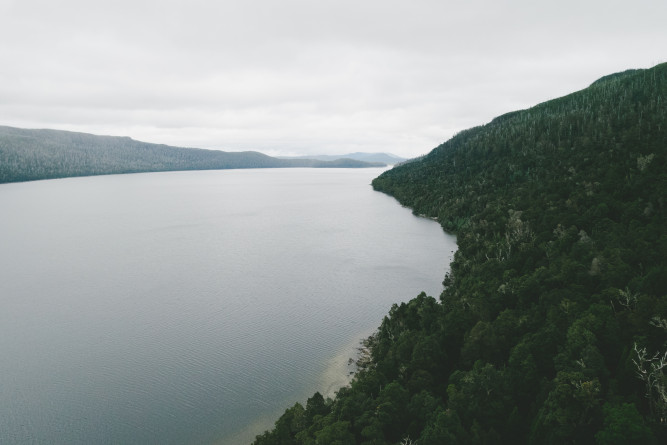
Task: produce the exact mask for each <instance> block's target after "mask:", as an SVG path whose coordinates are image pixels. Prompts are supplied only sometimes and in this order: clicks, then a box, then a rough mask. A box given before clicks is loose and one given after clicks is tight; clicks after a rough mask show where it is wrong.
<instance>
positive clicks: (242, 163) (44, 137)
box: [0, 126, 385, 184]
mask: <svg viewBox="0 0 667 445" xmlns="http://www.w3.org/2000/svg"><path fill="white" fill-rule="evenodd" d="M384 165H385V164H381V163H366V162H361V161H356V160H352V159H341V160H337V161H333V162H323V161H315V160H296V159H294V160H287V159H277V158H273V157H270V156H266V155H264V154H261V153H258V152H253V151H246V152H238V153H237V152H224V151H218V150H202V149H196V148H180V147H170V146H168V145H158V144H149V143H146V142H139V141H135V140H133V139H130V138H128V137H114V136H96V135H92V134H85V133H73V132H69V131H59V130H24V129H20V128H12V127H2V126H0V184H1V183H4V182H18V181H32V180H36V179H52V178H64V177H70V176H92V175H106V174H117V173H138V172H157V171H174V170H217V169H230V168H283V167H343V168H353V167H372V166H384Z"/></svg>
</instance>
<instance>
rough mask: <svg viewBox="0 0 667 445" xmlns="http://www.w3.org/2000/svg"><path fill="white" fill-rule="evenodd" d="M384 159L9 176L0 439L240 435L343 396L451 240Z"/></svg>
mask: <svg viewBox="0 0 667 445" xmlns="http://www.w3.org/2000/svg"><path fill="white" fill-rule="evenodd" d="M381 172H382V169H349V170H348V169H261V170H222V171H197V172H168V173H149V174H133V175H114V176H98V177H87V178H69V179H60V180H50V181H37V182H30V183H18V184H4V185H0V209H2V217H1V218H0V304H1V306H0V307H1V308H2V310H1V311H0V355H1V356H2V360H0V376H1V379H0V443H3V444H5V443H6V444H12V443H21V444H23V443H36V444H42V443H44V444H47V443H48V444H92V443H95V444H121V443H122V444H151V443H154V444H184V443H189V444H213V443H220V444H236V443H248V442H250V441H252V439H253V438H254V436H255V435H256V434H258V433H260V432H262V431H263V430H265V429H266V428H268V427H271V426H272V424H273V422H274V421H275V420H276V419H277V417H278V416H279V415H280V414H281V413H282V412H283V411H284V410H285V409H286V408H287V407H289V406H291V405H293V404H294V403H295V402H297V401H300V402H302V403H304V402H305V400H306V398H308V397H309V396H311V395H312V394H313V393H314V392H315V391H320V392H322V393H328V394H333V390H335V388H336V387H337V386H336V385H341V384H343V383H344V382H345V377H346V375H347V373H348V371H349V370H348V368H347V367H346V365H345V363H346V362H347V359H349V358H351V357H353V356H354V353H355V347H356V346H357V345H358V343H359V340H361V339H362V338H364V337H366V336H368V335H369V334H371V333H372V332H373V330H374V329H375V328H377V327H378V326H379V324H380V322H381V321H382V318H383V317H384V315H386V314H387V312H388V311H389V308H390V307H391V304H392V303H397V302H402V301H407V300H409V299H410V298H412V297H415V296H417V295H418V294H419V293H420V292H421V291H425V292H426V293H427V294H429V295H433V296H435V297H437V296H438V295H439V294H440V292H441V290H442V284H441V283H442V280H443V278H444V276H445V272H446V271H447V269H448V267H449V263H450V261H451V259H452V255H453V251H454V250H455V249H456V242H455V238H454V237H453V236H450V235H447V234H445V233H444V232H443V231H442V229H441V227H440V226H439V225H438V224H437V223H436V222H434V221H432V220H429V219H425V218H418V217H415V216H414V215H412V213H411V211H410V210H409V209H406V208H403V207H401V206H400V205H399V204H398V203H397V202H396V201H395V200H394V199H393V198H391V197H389V196H387V195H384V194H382V193H378V192H374V191H373V190H372V188H371V186H370V182H371V180H372V178H374V177H375V176H377V175H379V174H380V173H381Z"/></svg>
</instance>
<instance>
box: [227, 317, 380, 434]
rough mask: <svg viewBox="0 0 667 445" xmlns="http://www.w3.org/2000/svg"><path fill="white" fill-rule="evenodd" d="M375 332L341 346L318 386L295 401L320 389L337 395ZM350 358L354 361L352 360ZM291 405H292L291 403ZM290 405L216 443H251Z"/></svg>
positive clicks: (332, 395)
mask: <svg viewBox="0 0 667 445" xmlns="http://www.w3.org/2000/svg"><path fill="white" fill-rule="evenodd" d="M373 332H375V329H373V330H369V331H368V332H366V333H361V334H360V335H358V336H355V337H354V339H353V340H351V341H350V342H349V343H348V344H346V345H344V346H342V347H340V348H339V349H338V351H337V353H336V355H334V356H333V357H331V359H329V360H328V361H327V366H326V368H325V370H324V372H322V374H321V376H320V377H319V379H318V383H317V388H314V389H312V390H309V391H308V393H307V394H306V395H304V397H305V398H304V399H303V400H294V402H293V403H292V404H294V403H296V402H300V403H301V404H303V405H304V406H305V404H306V400H307V399H308V398H309V397H311V396H312V395H313V394H314V393H315V392H316V391H319V392H320V393H321V394H322V395H323V396H324V397H325V398H326V397H331V398H334V397H335V396H336V391H338V390H339V389H340V388H342V387H343V386H346V385H348V384H349V383H350V381H351V380H352V377H353V375H354V370H355V366H354V362H355V361H356V359H357V356H358V353H359V350H358V349H359V347H360V346H361V341H362V340H364V339H366V338H368V337H369V336H370V335H371V334H373ZM350 359H351V360H352V361H350ZM290 406H291V405H290ZM290 406H284V407H281V408H280V409H279V410H277V411H276V412H274V413H270V414H267V415H265V416H262V417H260V418H258V419H256V420H255V421H254V422H253V423H252V424H250V425H249V426H248V427H246V428H244V429H243V430H241V431H239V432H238V433H236V434H234V435H231V436H229V437H226V438H224V439H222V440H220V441H219V442H217V443H216V445H239V444H250V443H252V441H253V440H255V437H256V436H257V435H258V434H262V433H263V432H264V431H266V430H267V429H270V428H272V427H273V424H274V423H275V421H276V420H278V418H279V417H280V416H281V415H282V414H283V413H284V412H285V410H286V409H287V408H289V407H290Z"/></svg>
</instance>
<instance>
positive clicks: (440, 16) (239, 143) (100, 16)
mask: <svg viewBox="0 0 667 445" xmlns="http://www.w3.org/2000/svg"><path fill="white" fill-rule="evenodd" d="M0 42H1V43H0V125H10V126H16V127H23V128H56V129H63V130H72V131H82V132H87V133H95V134H108V135H118V136H130V137H132V138H134V139H138V140H142V141H147V142H156V143H164V144H170V145H178V146H186V147H200V148H214V149H221V150H227V151H239V150H257V151H261V152H264V153H267V154H271V155H276V154H342V153H348V152H353V151H367V152H391V153H394V154H397V155H401V156H405V157H411V156H417V155H420V154H424V153H427V152H428V151H430V150H431V149H432V148H434V147H435V146H437V145H438V144H440V143H441V142H444V141H445V140H447V139H449V138H450V137H451V136H452V135H454V134H455V133H456V132H458V131H461V130H464V129H466V128H469V127H472V126H475V125H480V124H484V123H486V122H488V121H489V120H491V119H492V118H493V117H495V116H497V115H500V114H503V113H505V112H508V111H512V110H516V109H521V108H527V107H530V106H532V105H535V104H537V103H539V102H543V101H545V100H548V99H552V98H555V97H559V96H562V95H565V94H567V93H570V92H573V91H575V90H579V89H582V88H585V87H586V86H588V85H589V84H590V83H592V82H593V81H594V80H596V79H597V78H599V77H601V76H603V75H606V74H610V73H613V72H618V71H623V70H625V69H628V68H648V67H651V66H654V65H656V64H658V63H662V62H665V61H667V1H665V0H633V1H629V0H625V1H615V0H601V1H598V0H590V1H589V0H575V1H571V0H558V1H555V0H553V1H539V0H525V1H524V0H507V1H502V0H485V1H481V0H480V1H448V0H404V1H394V0H354V1H348V0H331V1H330V0H275V1H272V0H217V1H213V0H205V1H200V0H154V1H153V0H108V1H100V0H58V1H54V0H0Z"/></svg>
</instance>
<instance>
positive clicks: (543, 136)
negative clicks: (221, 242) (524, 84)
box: [255, 64, 667, 445]
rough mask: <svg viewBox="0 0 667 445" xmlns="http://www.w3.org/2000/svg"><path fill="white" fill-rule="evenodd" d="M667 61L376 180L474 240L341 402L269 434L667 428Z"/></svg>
mask: <svg viewBox="0 0 667 445" xmlns="http://www.w3.org/2000/svg"><path fill="white" fill-rule="evenodd" d="M665 100H667V64H662V65H658V66H656V67H654V68H652V69H648V70H633V71H628V72H625V73H619V74H617V75H611V76H606V77H605V78H602V79H600V80H599V81H597V82H595V83H594V84H592V85H591V86H590V87H589V88H587V89H585V90H582V91H579V92H577V93H573V94H571V95H568V96H566V97H563V98H560V99H556V100H552V101H549V102H546V103H543V104H540V105H537V106H535V107H533V108H530V109H528V110H522V111H517V112H513V113H508V114H506V115H503V116H500V117H498V118H496V119H495V120H493V121H492V122H490V123H489V124H487V125H484V126H480V127H476V128H472V129H470V130H467V131H464V132H461V133H460V134H458V135H457V136H455V137H454V138H452V139H450V140H449V141H447V142H445V143H444V144H442V145H440V146H439V147H437V148H435V149H434V150H433V151H432V152H431V153H429V154H428V155H427V156H425V157H423V158H419V159H417V160H414V161H411V162H407V163H405V164H403V165H401V166H398V167H395V168H394V169H392V170H389V171H387V172H385V173H383V174H382V175H381V176H380V177H378V178H376V179H375V180H374V182H373V186H374V187H375V189H376V190H380V191H383V192H386V193H389V194H391V195H393V196H395V197H396V198H397V199H398V200H399V201H400V202H401V204H403V205H407V206H410V207H412V208H413V209H414V212H415V213H418V214H424V215H428V216H431V217H437V218H438V220H439V221H440V222H441V224H442V225H443V227H444V228H445V229H446V230H449V231H453V232H455V233H456V234H457V238H458V244H459V250H458V251H457V253H456V256H455V259H454V262H453V263H452V268H451V273H450V274H449V275H448V276H447V277H445V281H444V284H445V285H446V288H445V291H444V292H443V293H442V295H441V296H440V299H439V301H436V300H435V299H434V298H432V297H428V296H426V295H423V294H422V295H420V296H419V297H417V298H415V299H413V300H411V301H410V302H408V303H405V304H401V305H394V307H392V308H391V310H390V312H389V315H388V316H387V317H386V318H385V320H384V321H383V323H382V325H381V326H380V328H379V329H378V331H377V332H376V333H375V334H374V335H373V336H372V337H370V338H369V339H368V340H367V341H366V342H365V347H366V349H365V352H366V354H365V355H363V356H362V359H361V360H360V362H359V370H358V372H357V374H356V376H355V378H354V380H353V382H352V384H351V386H350V387H348V388H343V389H341V390H340V391H339V393H338V395H337V397H336V398H335V400H324V399H323V398H322V397H321V396H320V395H319V394H315V395H314V396H313V397H312V398H310V399H309V400H308V403H307V404H306V406H305V407H304V406H302V405H301V404H296V405H295V406H293V407H292V408H290V409H288V410H287V411H286V413H285V414H284V415H283V416H282V417H281V418H280V419H279V420H278V421H277V422H276V427H275V429H274V430H273V431H271V432H267V433H265V434H263V435H262V436H258V438H257V440H256V442H255V443H256V444H258V445H264V444H314V443H364V444H397V443H417V444H419V445H431V444H432V445H435V444H446V443H513V444H514V443H531V444H544V443H549V444H561V443H600V444H612V443H615V444H616V443H618V444H620V443H667V377H666V376H665V371H666V370H667V278H665V277H667V263H666V258H667V234H666V233H665V227H666V226H667V218H666V214H667V208H665V204H666V202H665V199H666V196H665V195H666V192H667V174H666V170H665V168H666V167H667V165H666V164H667V159H666V157H667V106H666V104H665Z"/></svg>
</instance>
